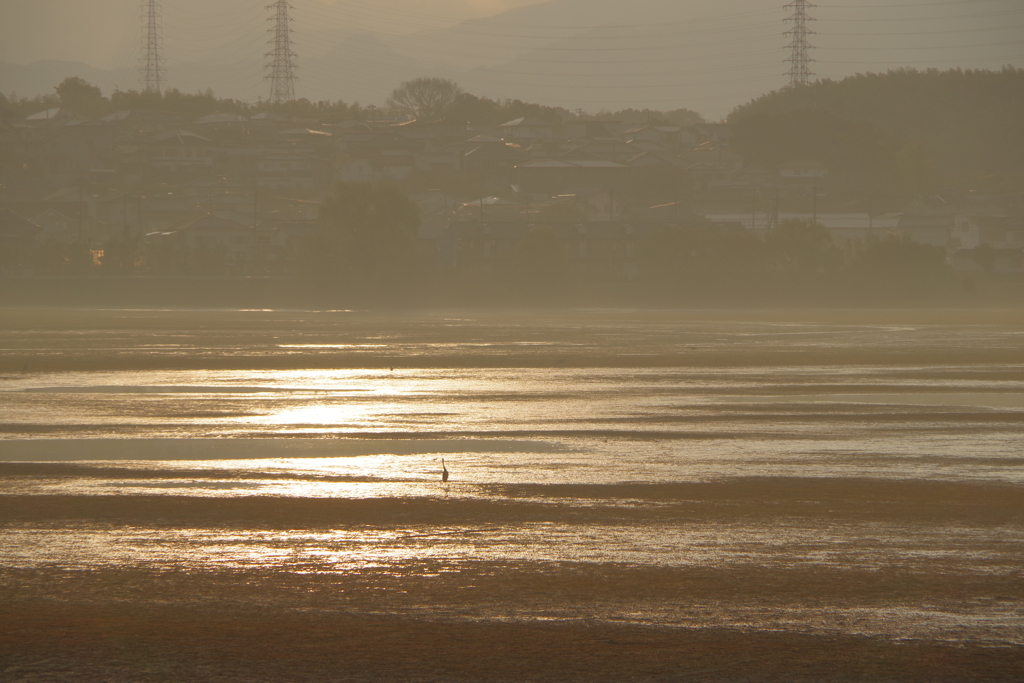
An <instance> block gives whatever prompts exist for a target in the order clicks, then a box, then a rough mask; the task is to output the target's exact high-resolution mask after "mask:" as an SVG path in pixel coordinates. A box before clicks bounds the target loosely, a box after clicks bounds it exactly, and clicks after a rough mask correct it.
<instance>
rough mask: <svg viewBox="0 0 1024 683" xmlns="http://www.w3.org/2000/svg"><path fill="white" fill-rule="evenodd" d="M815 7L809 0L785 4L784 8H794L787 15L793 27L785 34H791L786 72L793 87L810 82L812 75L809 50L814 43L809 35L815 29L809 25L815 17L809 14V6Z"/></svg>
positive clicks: (787, 19)
mask: <svg viewBox="0 0 1024 683" xmlns="http://www.w3.org/2000/svg"><path fill="white" fill-rule="evenodd" d="M811 7H815V5H812V4H811V3H809V2H807V0H793V2H791V3H789V4H788V5H786V6H785V8H784V9H791V10H793V14H792V15H791V16H788V17H786V19H785V21H786V22H787V23H789V22H793V28H791V29H789V30H788V31H786V33H785V35H787V36H790V43H789V45H787V46H786V47H788V48H789V50H790V54H789V59H787V60H786V61H787V62H789V71H788V72H787V73H786V75H787V76H789V86H790V87H791V88H798V87H800V86H804V85H807V84H808V83H810V80H811V76H812V75H813V74H812V73H811V62H813V61H814V60H813V59H811V57H810V55H809V54H808V52H809V51H810V49H811V48H812V47H814V46H813V45H811V44H810V42H809V41H808V39H807V37H808V36H810V35H812V34H813V33H814V31H812V30H810V29H809V28H808V27H807V25H808V23H810V22H812V21H814V17H810V16H808V15H807V10H808V8H811Z"/></svg>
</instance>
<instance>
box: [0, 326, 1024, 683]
mask: <svg viewBox="0 0 1024 683" xmlns="http://www.w3.org/2000/svg"><path fill="white" fill-rule="evenodd" d="M0 320H2V321H3V322H4V325H3V326H0V345H2V348H3V349H4V351H3V356H2V357H0V364H2V366H3V367H2V368H0V373H6V374H4V375H3V377H0V411H2V414H3V417H2V418H0V680H2V681H4V683H6V682H7V681H26V682H27V681H46V680H49V681H117V682H118V683H120V682H121V681H124V682H128V681H145V682H148V681H153V682H157V681H159V682H161V683H163V682H165V681H310V682H312V681H359V682H363V681H367V682H369V681H382V682H388V681H466V682H469V681H509V682H511V681H527V680H537V681H580V682H583V681H587V682H590V681H690V680H692V681H839V682H847V681H850V682H852V681H892V682H896V681H899V682H917V681H920V682H922V683H924V682H926V681H927V682H932V681H949V682H950V683H952V682H954V681H1020V680H1024V574H1022V571H1024V570H1022V563H1021V557H1024V476H1022V474H1021V472H1022V470H1021V465H1022V464H1024V456H1022V453H1021V449H1020V444H1021V443H1022V439H1024V344H1022V343H1021V340H1022V339H1024V318H1022V317H1021V314H1020V312H1016V311H978V312H964V311H952V312H951V311H917V312H900V311H881V312H864V311H859V312H799V311H790V312H748V313H742V312H740V313H737V312H727V313H716V312H651V311H631V312H628V311H627V312H608V311H582V312H581V311H577V312H565V313H543V314H536V315H533V314H514V315H513V314H509V315H498V314H479V315H474V314H467V313H459V314H456V313H451V312H448V313H437V314H429V315H428V314H424V315H418V316H403V315H399V314H395V315H389V316H372V315H367V314H355V313H349V312H302V311H291V312H287V311H285V312H274V311H0ZM442 457H443V458H444V459H445V462H446V463H447V467H448V468H449V469H450V470H451V473H452V478H451V481H449V482H447V483H443V482H441V481H440V471H441V458H442Z"/></svg>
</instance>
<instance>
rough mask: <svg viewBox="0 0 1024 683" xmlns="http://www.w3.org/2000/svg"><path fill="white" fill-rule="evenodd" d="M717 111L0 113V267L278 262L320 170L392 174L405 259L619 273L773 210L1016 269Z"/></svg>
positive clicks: (1022, 252) (840, 236)
mask: <svg viewBox="0 0 1024 683" xmlns="http://www.w3.org/2000/svg"><path fill="white" fill-rule="evenodd" d="M731 137H732V128H731V127H730V126H729V125H727V124H701V125H694V126H678V125H670V124H665V123H659V122H653V123H649V124H645V125H636V124H628V123H624V122H620V121H609V120H588V119H581V120H576V121H571V122H569V123H563V124H555V123H552V122H550V121H547V120H543V119H539V118H530V117H527V118H519V119H516V120H513V121H508V122H506V123H503V124H500V125H497V126H484V127H480V126H477V127H473V126H469V125H467V124H465V123H461V122H458V121H452V120H444V119H442V120H437V121H417V120H403V119H394V118H381V119H379V120H360V121H357V120H344V121H313V120H299V119H289V118H284V117H280V116H277V115H275V114H272V113H263V114H257V115H253V116H242V115H236V114H212V115H208V116H203V117H188V116H184V115H181V114H177V113H169V112H159V111H122V112H117V113H115V114H112V115H110V116H107V117H105V118H102V119H99V120H85V119H83V118H81V117H78V116H76V115H74V114H69V113H66V112H63V111H60V110H49V111H44V112H39V113H38V114H36V115H33V116H30V117H29V118H27V119H25V120H24V121H19V122H4V123H0V151H2V153H3V155H4V156H5V157H6V159H4V160H3V163H2V164H0V249H2V251H0V269H2V271H0V272H2V273H3V274H5V275H48V274H67V273H71V272H74V273H80V272H82V270H83V269H86V270H88V269H90V268H93V267H97V268H102V267H109V268H110V269H111V271H112V272H113V271H114V270H116V271H117V272H120V273H129V274H134V275H216V276H260V275H288V274H291V273H292V272H293V271H294V269H295V263H294V254H295V252H296V248H295V245H296V244H297V242H298V241H299V240H301V239H303V238H304V237H305V236H308V235H309V234H310V233H311V232H313V231H315V230H317V214H318V207H319V205H320V203H321V202H322V201H323V198H324V197H325V196H326V195H327V193H329V192H330V189H331V186H332V184H333V183H334V182H335V181H347V182H357V181H382V180H384V181H394V182H396V183H399V184H401V185H402V186H403V187H404V188H405V190H406V192H407V193H408V194H409V196H410V197H411V198H412V199H413V200H414V201H415V202H416V203H417V204H418V205H419V206H420V209H421V214H422V218H423V220H422V224H421V226H420V228H419V235H418V238H419V248H418V252H417V253H418V255H419V258H420V259H421V261H422V264H423V265H424V266H426V267H430V268H438V269H454V270H459V269H464V270H476V271H484V272H486V271H493V270H500V269H501V268H502V267H504V265H505V264H507V263H508V262H509V260H510V259H511V258H512V257H513V255H514V254H515V253H516V250H517V249H518V245H520V244H521V243H522V240H523V239H524V237H525V235H527V233H528V232H529V231H530V230H531V229H533V228H534V227H536V226H546V227H548V228H549V230H550V231H551V232H552V234H553V235H554V236H555V243H556V244H559V245H561V246H560V248H561V249H562V250H563V252H564V256H565V258H566V263H567V264H569V267H571V268H572V269H574V270H575V272H577V273H580V274H588V275H593V276H600V277H621V278H627V279H629V278H633V277H635V276H636V275H637V273H638V270H639V268H640V266H639V265H638V262H637V245H638V244H639V242H640V241H641V240H643V238H644V236H645V234H647V233H649V232H650V231H652V230H660V229H664V228H665V227H666V226H678V227H680V228H683V229H686V228H699V227H706V226H709V225H717V226H719V227H721V228H723V229H731V230H743V231H755V232H759V233H766V232H768V231H770V230H772V229H773V228H774V227H775V226H777V225H778V224H779V222H780V221H782V220H786V219H787V218H802V219H806V220H811V221H817V222H818V223H820V224H821V225H823V226H824V227H825V228H826V229H827V230H828V231H829V232H830V233H831V235H832V237H833V239H834V240H835V241H837V242H844V241H846V242H848V241H851V240H863V239H866V238H868V237H870V236H879V237H883V236H886V235H892V234H899V235H903V236H904V237H906V238H908V239H910V240H913V241H917V242H922V243H927V244H932V245H935V246H938V247H941V248H944V249H946V250H947V252H948V254H949V260H950V263H951V264H952V265H953V266H954V267H955V268H958V269H962V270H983V269H984V270H996V271H1021V270H1024V222H1022V221H1021V219H1020V218H1010V217H1007V216H1005V215H1002V214H1001V213H1000V211H999V210H998V209H997V208H995V207H992V206H988V205H986V204H985V203H984V202H982V201H980V200H979V201H978V202H968V203H965V204H963V205H961V206H951V205H948V204H945V203H943V202H942V201H941V200H938V199H934V200H921V199H919V198H918V199H914V198H908V199H907V201H906V202H905V208H904V210H903V211H899V212H894V213H887V214H883V215H873V214H871V213H869V212H866V211H863V210H848V211H844V210H843V208H844V207H843V206H837V202H835V201H833V200H834V198H835V197H837V196H840V195H842V194H843V193H844V191H845V187H844V183H845V182H846V179H844V178H843V177H841V176H840V175H839V174H835V173H832V172H831V171H830V169H829V168H828V167H827V166H826V165H824V164H822V163H820V162H818V161H816V160H814V159H792V160H790V161H789V162H787V163H784V164H781V165H779V166H778V167H776V168H761V167H758V166H756V165H754V164H750V163H748V162H747V160H745V159H744V158H743V157H742V156H741V155H740V154H738V153H737V152H736V151H735V150H734V149H733V148H732V146H731V145H730V141H731Z"/></svg>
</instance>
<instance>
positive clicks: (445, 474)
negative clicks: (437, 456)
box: [441, 458, 448, 483]
mask: <svg viewBox="0 0 1024 683" xmlns="http://www.w3.org/2000/svg"><path fill="white" fill-rule="evenodd" d="M446 481H448V468H447V467H445V466H444V458H441V483H444V482H446Z"/></svg>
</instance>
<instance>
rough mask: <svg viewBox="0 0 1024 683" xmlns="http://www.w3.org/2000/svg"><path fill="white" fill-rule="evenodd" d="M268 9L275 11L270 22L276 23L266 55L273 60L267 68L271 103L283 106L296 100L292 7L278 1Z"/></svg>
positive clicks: (282, 0) (268, 6) (284, 1)
mask: <svg viewBox="0 0 1024 683" xmlns="http://www.w3.org/2000/svg"><path fill="white" fill-rule="evenodd" d="M267 9H269V10H274V15H273V16H272V17H270V21H273V22H275V23H274V27H273V28H271V29H270V30H269V33H271V34H272V37H271V39H270V40H269V41H267V42H268V43H269V44H270V45H271V46H272V49H271V50H270V52H268V53H267V54H266V56H267V57H270V58H271V60H270V61H269V62H268V63H267V66H266V68H267V69H268V70H269V71H270V73H269V74H267V78H268V79H269V80H270V101H271V102H272V103H273V104H281V103H282V102H288V101H289V100H294V99H295V81H296V79H297V78H298V76H296V75H295V68H296V67H295V63H294V62H293V61H292V59H293V58H294V57H296V56H297V55H296V54H295V53H294V52H292V27H291V22H292V19H291V15H290V14H289V12H288V10H290V9H292V6H291V5H289V4H288V0H277V2H275V3H274V4H272V5H267Z"/></svg>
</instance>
